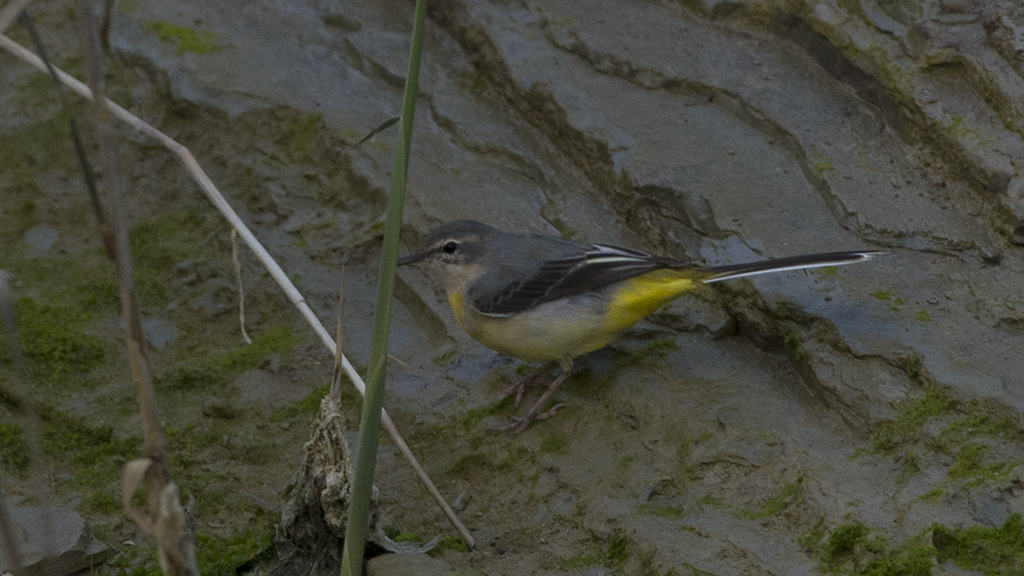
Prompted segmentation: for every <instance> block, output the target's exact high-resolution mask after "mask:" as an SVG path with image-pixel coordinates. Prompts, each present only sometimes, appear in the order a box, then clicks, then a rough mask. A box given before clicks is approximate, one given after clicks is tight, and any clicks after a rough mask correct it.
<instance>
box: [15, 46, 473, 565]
mask: <svg viewBox="0 0 1024 576" xmlns="http://www.w3.org/2000/svg"><path fill="white" fill-rule="evenodd" d="M0 47H2V48H3V49H5V50H7V51H8V52H10V53H11V54H13V55H15V56H17V57H18V58H20V59H22V60H23V61H25V62H27V63H28V64H30V65H32V66H34V67H35V68H38V69H39V70H42V71H45V70H46V66H45V64H44V63H43V62H42V60H40V59H39V58H37V57H36V56H35V54H32V53H31V52H30V51H28V50H26V49H25V48H24V47H22V46H21V45H20V44H18V43H17V42H15V41H13V40H11V39H10V38H9V37H8V36H5V35H2V34H0ZM54 70H55V72H56V73H57V75H58V77H59V78H60V80H61V82H63V83H64V84H65V85H67V86H68V87H69V88H71V89H72V90H74V91H75V92H77V93H78V94H80V95H81V96H83V97H85V98H88V99H90V100H91V99H92V91H90V90H89V88H88V87H87V86H86V85H85V84H83V83H82V82H80V81H78V80H76V79H75V78H74V77H72V76H71V75H69V74H67V73H66V72H64V71H62V70H60V69H57V68H55V69H54ZM106 102H107V106H108V108H109V109H110V112H111V114H112V115H113V116H115V117H117V118H118V119H120V120H122V121H123V122H125V123H126V124H128V125H129V126H131V127H132V128H134V129H136V130H138V131H139V132H142V133H143V134H145V135H147V136H149V137H151V138H153V139H154V140H156V141H157V142H159V143H160V144H161V145H163V146H164V147H165V148H167V149H169V150H170V151H171V152H173V153H174V154H175V155H177V156H178V158H179V159H180V160H181V162H182V163H183V164H184V165H185V169H186V170H188V172H189V173H190V174H191V175H192V177H193V178H194V179H195V181H196V183H197V184H198V185H199V188H200V190H202V191H203V194H205V195H206V197H207V198H208V199H209V200H210V202H211V203H212V204H213V205H214V207H215V208H217V210H218V211H220V213H221V214H222V215H223V216H224V218H225V219H227V221H228V223H229V224H231V226H232V228H234V229H235V230H237V231H238V234H239V236H241V237H242V240H243V241H244V242H245V243H246V245H247V246H249V249H250V250H252V251H253V253H254V254H255V255H256V258H257V259H259V261H260V262H261V263H262V264H263V266H264V267H266V269H267V271H268V272H270V275H271V277H272V278H273V279H274V281H276V282H277V284H278V286H280V287H281V289H282V290H284V293H285V295H286V296H287V297H288V299H289V300H290V301H291V302H292V304H294V305H295V307H296V308H298V309H299V313H301V314H302V316H303V318H305V319H306V322H307V323H308V324H309V326H310V327H311V328H312V329H313V331H314V332H315V333H316V335H317V336H318V337H319V338H320V341H321V342H322V343H323V344H324V346H326V347H327V349H328V350H329V351H330V352H331V354H335V352H336V347H335V343H334V339H333V338H331V335H330V333H329V332H327V329H326V328H324V326H323V324H322V323H321V322H320V320H319V319H318V318H317V317H316V314H314V313H313V309H312V308H310V307H309V304H307V303H306V299H305V298H304V297H303V296H302V294H301V293H300V292H299V291H298V289H297V288H295V285H294V284H293V283H292V281H291V279H289V278H288V275H287V274H285V272H284V270H283V269H282V268H281V266H280V265H279V264H278V263H277V262H276V261H275V260H274V258H273V257H272V256H271V255H270V253H269V252H268V251H267V249H266V248H264V246H263V244H261V243H260V241H259V240H258V239H257V238H256V236H255V235H254V234H253V233H252V231H250V230H249V228H248V226H246V225H245V223H244V222H242V219H241V218H239V216H238V214H237V213H236V212H235V211H234V209H233V208H232V207H231V205H230V204H229V203H228V201H227V200H226V199H225V198H224V196H223V195H222V194H221V193H220V191H219V190H218V189H217V187H216V186H215V185H214V184H213V181H212V180H211V179H210V177H209V176H208V175H207V174H206V171H204V170H203V168H202V166H200V165H199V162H198V161H197V160H196V158H195V156H193V155H192V152H191V151H190V150H189V149H188V148H186V147H185V146H182V145H181V144H179V143H178V142H176V141H175V140H174V139H172V138H171V137H170V136H167V135H166V134H164V133H163V132H160V131H159V130H157V129H156V128H154V127H153V126H150V125H149V124H147V123H145V122H143V121H142V120H141V119H140V118H138V117H137V116H135V115H134V114H132V113H131V112H128V111H127V110H125V109H124V108H122V107H121V106H118V105H117V104H116V103H114V102H113V101H111V100H106ZM341 367H342V370H344V372H345V375H346V376H347V377H348V379H349V381H350V382H352V385H353V386H355V387H356V389H357V390H359V393H360V394H363V395H365V394H366V384H365V383H364V382H363V379H362V378H361V377H360V376H359V373H358V372H357V371H356V369H355V367H354V366H352V363H351V362H349V360H348V358H347V357H345V356H344V355H343V356H342V357H341ZM381 425H382V426H383V427H384V429H385V430H387V432H388V435H389V436H391V440H392V441H393V442H394V443H395V446H396V447H398V449H399V451H401V452H402V455H403V456H404V457H405V459H406V460H407V461H408V462H409V465H410V466H412V468H413V471H414V472H415V473H416V476H417V477H418V478H419V479H420V482H421V483H423V485H424V487H425V488H426V489H427V492H429V493H430V495H431V497H432V498H433V499H434V501H435V502H436V503H437V505H438V507H439V508H441V511H442V512H443V513H444V514H445V516H446V517H447V518H448V521H449V522H450V523H451V524H452V526H453V527H454V528H455V530H456V531H457V532H458V533H459V536H460V537H461V538H462V540H463V541H464V542H465V543H466V546H468V547H469V548H470V549H474V548H476V541H475V540H474V539H473V537H472V535H470V533H469V531H468V530H467V529H466V527H465V525H463V524H462V521H461V520H459V518H458V516H457V515H456V514H455V511H454V510H452V508H451V506H449V505H448V503H447V502H446V501H445V499H444V496H442V495H441V493H440V492H439V491H438V490H437V487H436V486H435V485H434V483H433V481H431V480H430V477H429V476H427V473H426V471H425V470H424V469H423V466H421V465H420V463H419V461H418V460H417V459H416V456H415V455H414V454H413V453H412V450H410V449H409V445H408V444H406V442H405V440H404V439H403V438H402V436H401V434H399V432H398V428H397V427H396V426H395V422H394V420H392V419H391V416H390V415H389V414H388V413H387V410H384V409H382V410H381Z"/></svg>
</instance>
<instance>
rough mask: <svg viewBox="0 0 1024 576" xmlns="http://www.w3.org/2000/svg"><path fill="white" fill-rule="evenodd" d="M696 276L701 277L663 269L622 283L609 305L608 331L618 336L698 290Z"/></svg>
mask: <svg viewBox="0 0 1024 576" xmlns="http://www.w3.org/2000/svg"><path fill="white" fill-rule="evenodd" d="M684 275H685V276H684ZM695 276H698V275H697V274H694V271H693V270H671V269H662V270H654V271H652V272H648V273H646V274H641V275H640V276H637V277H635V278H630V279H629V280H626V281H624V282H622V283H621V284H620V285H619V286H618V288H617V289H616V290H615V291H614V292H612V293H611V296H610V300H609V302H608V310H607V311H606V312H605V315H606V316H605V319H606V321H607V322H608V328H609V329H610V330H613V331H616V332H621V331H624V330H628V329H629V328H630V327H632V326H633V325H634V324H636V323H637V322H639V321H640V320H643V319H644V318H646V317H647V316H649V315H651V314H652V313H654V311H655V310H657V309H658V308H661V307H662V306H664V305H665V304H668V303H669V302H671V301H673V300H675V299H676V298H678V297H680V296H682V295H683V294H684V293H686V292H690V291H693V290H696V289H697V288H698V287H699V286H701V283H700V282H699V280H698V278H696V277H695Z"/></svg>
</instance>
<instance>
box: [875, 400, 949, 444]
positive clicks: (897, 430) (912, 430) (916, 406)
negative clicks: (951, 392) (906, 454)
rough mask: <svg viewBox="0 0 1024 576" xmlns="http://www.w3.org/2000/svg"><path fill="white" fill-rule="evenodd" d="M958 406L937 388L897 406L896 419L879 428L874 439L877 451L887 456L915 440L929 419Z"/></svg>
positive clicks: (883, 423) (884, 423)
mask: <svg viewBox="0 0 1024 576" xmlns="http://www.w3.org/2000/svg"><path fill="white" fill-rule="evenodd" d="M956 405H957V402H956V400H954V399H953V398H950V397H949V396H947V395H946V394H944V393H943V392H942V391H940V390H938V389H936V388H930V389H929V390H928V391H927V392H925V395H924V397H922V398H918V399H915V400H908V401H904V402H901V403H900V404H899V405H898V406H897V411H898V412H897V415H896V418H895V419H894V420H887V421H885V422H882V423H881V424H880V425H879V426H878V430H877V431H876V432H875V435H874V437H873V438H872V445H873V446H874V448H875V451H876V452H879V453H883V454H887V453H890V452H892V451H893V450H894V449H895V448H896V447H897V446H898V445H900V444H902V443H905V442H908V441H910V440H913V439H915V438H916V437H917V432H918V431H919V430H920V428H921V426H923V425H924V423H925V422H927V421H928V419H929V418H931V417H933V416H937V415H939V414H944V413H947V412H949V411H950V410H952V409H954V408H955V407H956Z"/></svg>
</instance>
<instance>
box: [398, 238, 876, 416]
mask: <svg viewBox="0 0 1024 576" xmlns="http://www.w3.org/2000/svg"><path fill="white" fill-rule="evenodd" d="M880 254H884V252H876V251H849V252H828V253H821V254H807V255H803V256H793V257H788V258H778V259H769V260H761V261H756V262H749V263H744V264H730V265H725V266H703V265H700V264H697V263H694V262H692V261H690V260H685V259H676V258H669V257H665V256H656V255H652V254H648V253H646V252H642V251H640V250H632V249H629V248H620V247H617V246H611V245H608V244H590V243H585V242H577V241H573V240H567V239H563V238H560V237H555V236H546V235H540V234H521V233H513V232H505V231H502V230H499V229H497V228H494V227H492V226H489V225H487V224H483V223H481V222H477V221H473V220H456V221H452V222H448V223H446V224H442V225H440V226H438V227H436V228H434V229H433V230H432V231H431V232H429V233H428V234H427V235H426V236H425V237H424V238H423V240H422V241H421V242H420V243H419V245H418V246H417V247H416V248H415V249H414V250H413V251H412V252H411V253H409V254H408V255H406V256H403V257H401V258H399V259H398V262H397V263H398V265H399V266H405V265H410V264H417V263H419V264H422V265H424V266H427V267H429V268H431V269H433V270H435V271H436V273H437V275H438V276H439V277H440V279H441V281H442V282H443V289H444V291H445V293H446V296H447V299H448V304H449V305H450V306H451V310H452V313H453V314H454V316H455V320H456V321H457V322H458V324H459V325H460V326H461V327H462V328H463V329H464V330H465V331H466V333H467V334H469V336H470V337H472V338H473V339H474V340H476V341H477V342H479V343H481V344H483V345H484V346H486V347H487V348H490V349H491V350H494V351H496V352H498V353H501V354H504V355H507V356H512V357H514V358H518V359H520V360H524V361H527V362H538V361H539V362H546V364H545V365H544V366H542V367H541V368H540V369H539V370H537V371H536V372H534V373H533V374H532V375H530V376H528V377H526V378H525V379H522V380H520V381H519V382H517V383H514V384H513V385H511V386H509V388H508V389H507V390H505V392H504V393H503V394H502V395H501V397H500V398H499V400H498V402H501V401H502V400H504V399H505V398H508V397H509V396H511V395H512V394H515V396H516V398H515V401H514V403H513V407H512V411H513V413H512V415H510V419H511V423H510V424H509V425H508V426H506V427H504V428H500V429H498V431H504V432H507V433H508V434H509V436H514V435H516V434H519V433H521V432H522V431H523V430H525V429H526V428H527V427H528V426H529V425H530V423H531V422H533V421H537V420H545V419H548V418H551V417H552V416H554V415H555V412H556V411H557V410H558V409H559V408H561V407H562V406H563V405H562V404H558V405H556V406H553V407H552V408H550V409H548V410H547V411H542V409H543V408H544V405H545V403H546V402H547V401H548V399H549V398H550V397H551V395H552V394H553V393H554V392H555V390H557V389H558V387H559V386H560V385H561V384H562V383H563V382H564V381H565V380H566V378H568V377H569V375H570V373H571V372H572V368H573V364H574V361H575V359H577V358H579V357H580V356H582V355H584V354H587V353H588V352H593V351H595V350H598V349H600V348H604V347H605V346H607V345H608V344H610V343H611V342H612V341H613V340H615V339H616V338H617V337H618V336H620V335H621V334H622V333H623V332H625V331H626V330H628V329H630V328H632V327H633V325H635V324H636V323H637V322H639V321H640V320H642V319H644V318H646V317H647V316H649V315H650V314H652V313H654V312H655V311H656V310H658V309H659V308H661V307H662V306H664V305H665V304H667V303H669V302H671V301H672V300H675V299H676V298H678V297H680V296H682V295H683V294H685V293H687V292H692V291H694V290H696V289H698V288H699V287H700V286H701V285H703V284H711V283H714V282H721V281H724V280H731V279H734V278H742V277H745V276H754V275H756V274H766V273H769V272H783V271H786V270H803V269H807V268H819V267H824V266H841V265H844V264H853V263H856V262H863V261H865V260H869V259H871V258H872V257H874V256H878V255H880ZM556 367H557V368H558V369H559V373H558V375H557V376H556V377H555V378H553V379H552V381H551V382H550V383H549V384H548V387H547V389H546V390H545V391H544V393H543V394H542V395H541V396H540V398H539V399H538V400H537V401H536V402H535V403H534V405H533V406H532V407H531V408H530V410H529V411H528V412H527V413H526V414H525V415H523V416H517V415H515V412H516V410H517V409H518V406H519V403H520V401H521V399H522V396H523V391H524V390H525V389H526V387H528V386H530V385H533V384H536V383H537V381H538V380H539V379H540V378H542V377H543V376H544V375H545V374H548V373H550V372H551V371H552V370H554V369H555V368H556Z"/></svg>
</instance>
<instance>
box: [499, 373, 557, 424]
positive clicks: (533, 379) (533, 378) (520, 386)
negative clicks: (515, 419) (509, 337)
mask: <svg viewBox="0 0 1024 576" xmlns="http://www.w3.org/2000/svg"><path fill="white" fill-rule="evenodd" d="M556 366H558V362H557V361H556V362H548V363H547V364H545V365H543V366H541V367H540V368H538V369H536V370H534V371H533V373H532V374H530V375H529V376H527V377H526V378H522V379H520V380H519V381H518V382H515V383H513V384H512V385H511V386H509V387H508V388H506V389H505V391H504V392H502V393H501V396H499V397H498V401H497V402H495V403H494V405H495V406H497V405H498V404H501V403H502V402H504V401H505V399H506V398H508V397H509V396H511V395H513V394H515V395H516V399H515V401H514V402H512V413H513V414H515V411H516V410H518V409H519V403H520V402H522V401H523V393H524V392H526V389H527V388H528V387H530V386H537V385H539V384H540V379H541V377H542V376H545V375H546V374H547V373H548V372H550V371H551V370H552V369H553V368H555V367H556Z"/></svg>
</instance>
